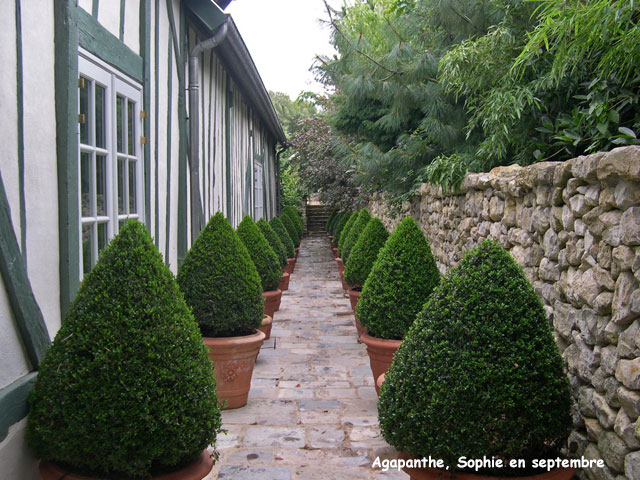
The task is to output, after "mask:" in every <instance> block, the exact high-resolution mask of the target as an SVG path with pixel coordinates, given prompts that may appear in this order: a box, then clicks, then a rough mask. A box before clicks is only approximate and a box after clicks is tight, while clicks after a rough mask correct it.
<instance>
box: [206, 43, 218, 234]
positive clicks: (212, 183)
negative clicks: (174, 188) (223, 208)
mask: <svg viewBox="0 0 640 480" xmlns="http://www.w3.org/2000/svg"><path fill="white" fill-rule="evenodd" d="M213 82H214V72H213V50H211V51H210V52H209V132H208V133H209V135H208V136H207V144H208V146H209V158H207V169H208V171H209V176H208V178H209V186H208V188H207V189H206V192H207V206H208V207H209V216H211V215H212V214H213V213H215V212H212V211H211V210H212V208H211V199H212V196H213V190H214V188H215V185H216V179H215V175H216V174H215V164H214V162H215V159H216V156H215V152H213V151H212V150H211V129H212V123H213V116H212V110H211V108H212V104H213V98H212V96H213ZM213 145H214V148H215V142H214V144H213ZM212 174H213V177H212V176H211V175H212ZM207 221H208V219H205V223H206V222H207Z"/></svg>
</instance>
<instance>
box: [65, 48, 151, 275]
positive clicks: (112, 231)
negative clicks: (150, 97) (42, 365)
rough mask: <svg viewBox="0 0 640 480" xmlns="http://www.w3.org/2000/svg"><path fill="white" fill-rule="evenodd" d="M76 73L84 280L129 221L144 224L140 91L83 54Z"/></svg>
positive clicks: (81, 262)
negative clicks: (122, 226)
mask: <svg viewBox="0 0 640 480" xmlns="http://www.w3.org/2000/svg"><path fill="white" fill-rule="evenodd" d="M78 70H79V77H80V78H79V81H78V107H79V122H78V141H79V146H80V148H79V158H78V175H79V177H78V178H79V192H78V200H79V202H80V203H79V205H80V231H79V235H80V245H81V248H80V252H79V254H80V278H82V276H83V275H84V274H85V273H87V272H89V271H90V270H91V268H93V266H94V265H95V264H96V261H97V259H98V254H99V253H100V251H101V250H102V249H103V248H104V247H105V246H106V244H107V242H108V241H109V240H110V239H111V238H112V237H113V236H115V235H116V234H117V233H118V229H119V226H120V225H121V224H122V223H123V222H124V221H126V219H127V218H135V219H138V220H142V213H143V210H144V209H143V207H142V202H143V197H142V178H143V170H142V167H143V165H142V148H141V145H140V137H141V132H142V121H141V119H140V106H141V102H142V88H141V87H140V86H139V85H136V84H135V82H132V81H131V80H127V79H126V78H125V77H124V76H123V75H122V74H120V73H119V72H117V71H115V70H113V69H112V68H110V67H109V66H107V65H105V64H103V63H102V62H100V61H99V60H97V59H95V58H93V57H92V56H91V55H89V54H85V53H84V52H82V53H81V55H80V57H79V59H78Z"/></svg>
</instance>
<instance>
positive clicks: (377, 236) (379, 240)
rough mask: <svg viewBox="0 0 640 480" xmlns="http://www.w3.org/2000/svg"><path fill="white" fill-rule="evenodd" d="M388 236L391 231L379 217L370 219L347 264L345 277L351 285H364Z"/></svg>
mask: <svg viewBox="0 0 640 480" xmlns="http://www.w3.org/2000/svg"><path fill="white" fill-rule="evenodd" d="M387 238H389V233H388V232H387V229H386V228H385V226H384V224H383V223H382V222H381V221H380V220H379V219H377V218H372V219H371V220H369V222H368V223H367V226H366V227H365V229H364V230H363V232H362V233H361V234H360V237H358V241H357V242H356V244H355V245H354V247H353V248H352V249H351V253H350V254H349V259H348V260H347V264H346V265H345V269H344V279H345V280H346V282H347V283H348V284H349V285H353V286H354V287H356V288H357V287H362V286H363V285H364V283H365V281H366V280H367V277H368V276H369V272H370V271H371V267H373V264H374V262H375V261H376V258H378V253H379V252H380V249H381V248H382V247H383V246H384V243H385V242H386V241H387Z"/></svg>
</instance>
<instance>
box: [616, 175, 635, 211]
mask: <svg viewBox="0 0 640 480" xmlns="http://www.w3.org/2000/svg"><path fill="white" fill-rule="evenodd" d="M613 195H614V197H615V201H616V207H617V208H619V209H620V210H626V209H627V208H629V207H633V206H635V205H638V204H640V183H638V182H637V181H635V182H629V181H626V180H623V181H621V182H618V183H617V184H616V186H615V190H614V192H613Z"/></svg>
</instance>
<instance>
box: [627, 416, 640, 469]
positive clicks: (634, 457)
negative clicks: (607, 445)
mask: <svg viewBox="0 0 640 480" xmlns="http://www.w3.org/2000/svg"><path fill="white" fill-rule="evenodd" d="M639 425H640V424H639ZM624 474H625V476H626V477H627V478H628V479H629V480H635V479H637V478H640V451H638V452H633V453H630V454H629V455H627V456H626V457H625V459H624Z"/></svg>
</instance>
